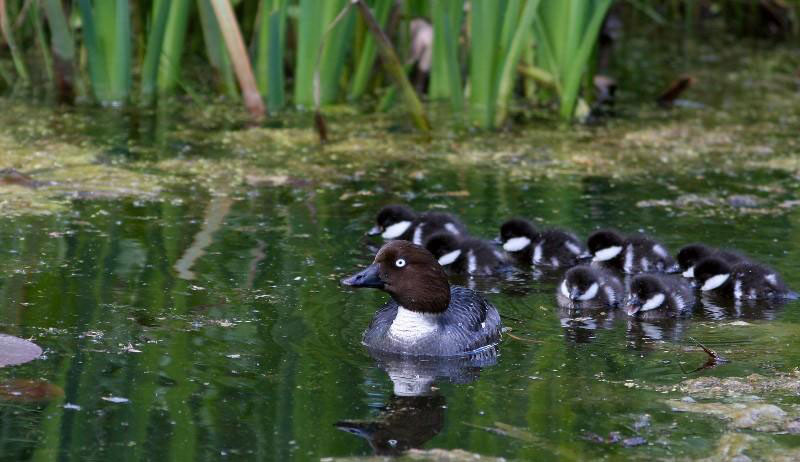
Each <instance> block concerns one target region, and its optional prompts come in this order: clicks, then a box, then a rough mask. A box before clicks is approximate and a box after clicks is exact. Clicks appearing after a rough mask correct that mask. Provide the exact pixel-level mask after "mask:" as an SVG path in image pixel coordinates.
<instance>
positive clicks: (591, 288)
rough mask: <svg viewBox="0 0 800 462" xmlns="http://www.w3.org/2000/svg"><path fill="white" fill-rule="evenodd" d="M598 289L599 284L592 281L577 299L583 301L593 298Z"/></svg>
mask: <svg viewBox="0 0 800 462" xmlns="http://www.w3.org/2000/svg"><path fill="white" fill-rule="evenodd" d="M599 289H600V286H599V285H598V284H597V283H596V282H594V283H592V285H590V286H589V288H588V289H586V292H584V293H583V295H581V296H580V297H578V300H580V301H582V302H585V301H586V300H591V299H593V298H594V297H595V296H596V295H597V291H598V290H599Z"/></svg>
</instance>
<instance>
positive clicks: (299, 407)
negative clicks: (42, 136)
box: [0, 165, 800, 461]
mask: <svg viewBox="0 0 800 462" xmlns="http://www.w3.org/2000/svg"><path fill="white" fill-rule="evenodd" d="M409 167H413V165H399V166H397V168H396V169H393V170H392V171H393V172H394V173H393V174H388V173H387V172H385V171H384V172H373V173H367V174H365V175H363V176H361V177H357V178H356V177H354V178H353V179H352V180H350V181H344V182H338V183H337V184H335V185H329V186H328V187H316V186H314V185H311V186H308V185H306V186H302V185H301V186H294V187H293V186H281V187H244V188H236V189H234V190H232V191H231V192H230V193H228V194H227V195H224V196H215V195H212V194H209V193H208V192H207V191H205V190H202V189H200V188H197V189H193V188H176V189H174V190H171V191H168V192H166V193H165V194H164V198H163V199H162V200H158V201H145V200H134V199H119V200H92V201H89V200H76V201H74V202H72V204H71V206H70V208H69V212H66V213H59V214H56V215H54V216H50V217H30V218H24V217H23V218H14V219H0V242H2V246H0V294H2V298H1V299H0V303H2V312H1V315H0V316H1V317H0V330H2V332H5V333H9V334H13V335H17V336H19V337H24V338H31V339H33V341H35V342H36V343H38V344H39V345H41V346H42V347H43V348H44V349H45V356H44V357H43V358H42V359H39V360H36V361H34V362H32V363H29V364H26V365H22V366H18V367H13V368H7V369H0V382H2V381H9V380H14V379H20V378H25V379H33V380H41V381H47V382H50V383H52V384H55V385H57V386H58V387H61V388H63V390H64V397H63V398H53V399H50V400H45V401H44V402H42V403H20V402H15V401H13V400H12V401H0V451H2V452H1V454H2V459H4V460H75V461H78V460H185V461H194V460H227V459H231V460H274V461H283V460H297V461H301V460H318V459H320V458H324V457H337V456H352V455H369V454H372V452H373V451H372V449H371V447H370V445H369V444H368V443H367V442H366V441H365V440H363V439H361V438H358V437H356V436H353V435H351V434H348V433H346V432H343V431H340V430H337V429H336V428H335V427H334V424H335V423H336V422H338V421H340V420H347V419H349V420H370V419H372V420H382V421H384V422H390V423H389V424H385V425H384V426H386V425H389V427H390V428H389V430H390V431H389V434H390V435H393V434H400V435H402V434H404V433H403V432H408V431H410V430H408V428H409V427H410V428H412V429H415V430H413V431H414V432H416V433H415V436H414V437H413V438H414V440H413V441H414V445H416V446H420V447H424V448H433V447H436V448H463V449H466V450H468V451H472V452H477V453H480V454H484V455H495V456H502V457H506V458H510V459H521V460H522V459H526V460H531V459H536V458H538V457H543V458H547V459H548V460H555V457H556V456H559V457H560V458H562V459H563V460H573V459H589V458H599V457H606V458H608V459H610V460H617V459H623V458H639V459H643V460H644V459H650V458H653V457H665V458H669V457H691V458H693V457H702V456H705V455H707V454H708V453H709V452H710V451H712V449H713V448H714V446H715V445H716V440H717V438H718V437H719V436H720V435H721V434H722V433H723V432H724V429H725V424H724V423H723V422H721V421H719V420H717V419H714V418H711V417H700V416H697V415H689V414H677V413H674V412H672V411H670V410H669V408H668V407H667V406H665V405H664V404H663V399H665V398H666V397H668V396H667V395H664V394H662V393H660V392H656V391H648V390H646V389H639V388H629V387H626V386H624V385H623V384H621V383H619V382H621V381H626V380H634V381H636V382H637V383H643V384H653V385H669V384H676V383H678V382H680V381H681V380H683V379H684V378H686V377H691V376H697V375H698V374H703V375H708V374H710V375H719V376H742V375H747V374H750V373H753V372H757V373H762V374H767V375H768V374H771V373H773V372H774V371H776V370H778V371H786V370H791V369H792V368H793V367H795V366H796V365H798V364H799V363H800V353H798V351H800V348H798V346H800V336H798V334H800V306H798V304H797V303H790V304H787V305H785V306H783V307H780V308H778V309H775V310H768V311H766V312H761V311H760V310H758V309H756V310H752V311H748V310H745V312H743V313H740V314H736V313H735V312H733V311H730V310H729V311H728V312H727V313H723V314H720V313H716V314H714V313H711V312H707V311H706V310H704V308H703V307H702V306H700V307H699V308H698V309H697V311H696V313H695V314H694V316H693V317H692V318H691V319H687V320H682V321H679V322H668V323H662V324H657V323H656V324H646V323H638V322H631V321H629V320H628V319H626V318H625V316H617V319H613V317H612V318H611V319H601V320H599V321H598V322H597V323H596V324H597V326H596V328H591V324H592V322H591V320H585V321H583V322H580V321H573V322H568V321H562V320H560V319H559V316H558V313H557V310H556V309H555V305H554V296H553V294H554V291H555V282H554V281H553V280H549V279H547V278H545V279H544V280H540V281H536V280H533V279H531V278H526V277H518V278H516V279H515V280H513V281H506V282H496V281H477V282H476V284H477V285H478V286H479V287H482V288H484V289H485V290H486V291H487V292H490V293H489V295H488V297H489V298H490V300H491V301H492V302H493V303H494V304H495V305H496V306H497V307H498V308H499V310H500V312H501V313H502V314H503V315H504V316H507V318H506V325H507V326H509V327H511V328H512V329H513V331H512V334H514V335H515V336H517V337H519V338H520V339H523V340H518V339H514V338H511V337H506V338H505V339H504V340H503V342H502V344H501V345H500V355H499V358H498V360H497V364H496V365H494V366H493V367H488V368H485V369H484V370H482V371H480V372H479V374H474V376H475V377H473V378H474V381H472V382H471V383H448V382H447V381H443V382H440V383H438V384H437V385H436V389H435V390H434V395H433V396H432V397H431V396H429V397H425V398H418V399H416V400H414V399H410V398H397V397H393V393H392V390H393V385H392V382H391V381H390V380H389V378H388V376H387V374H386V372H385V371H383V370H382V369H381V368H379V367H378V366H376V363H375V361H374V360H373V359H371V358H370V357H369V356H368V355H367V354H366V352H365V351H364V349H363V348H362V346H361V345H360V343H359V341H360V335H361V332H362V331H363V330H364V328H365V327H366V325H367V323H368V322H369V319H370V317H371V315H372V313H373V312H374V311H375V310H376V309H377V308H378V307H379V306H380V304H381V303H382V302H383V301H384V300H385V299H386V296H385V295H383V294H381V293H377V292H370V291H360V292H351V291H348V290H344V289H342V288H340V287H339V286H338V283H337V280H338V279H339V278H340V277H342V276H344V275H346V274H347V273H350V272H352V271H354V270H355V269H357V268H360V267H362V266H363V265H365V264H367V263H368V262H369V261H370V259H371V256H372V251H371V250H370V249H369V248H368V244H369V243H370V242H369V241H367V240H366V239H365V238H363V237H362V234H363V232H364V231H365V230H366V229H367V228H368V227H369V226H370V225H371V223H372V217H373V214H374V213H375V211H376V210H377V209H378V208H379V207H380V206H381V205H382V204H384V203H386V202H389V201H404V202H408V203H410V204H411V205H413V206H414V207H416V208H418V209H420V210H425V209H429V208H434V207H436V208H438V207H444V208H446V209H447V210H451V211H453V212H454V213H457V214H459V215H460V216H461V217H462V218H463V220H464V222H465V223H467V224H468V226H469V228H470V230H471V231H472V232H473V233H474V234H476V235H480V236H487V237H490V236H493V235H494V234H495V233H496V227H497V226H498V224H499V223H501V221H502V220H503V219H505V218H507V217H509V216H511V215H521V216H527V217H531V218H534V219H541V220H542V221H543V222H545V223H549V224H553V225H558V226H563V227H566V228H570V229H573V230H575V231H576V232H577V233H579V234H581V235H584V236H585V235H586V234H587V233H588V232H589V231H590V230H592V229H594V228H596V227H597V226H599V225H614V226H616V227H618V228H620V229H623V230H638V229H642V230H645V231H647V232H650V233H653V234H654V235H656V236H658V237H659V238H661V239H663V240H664V241H665V242H666V243H667V244H668V245H669V246H670V247H671V248H672V249H673V250H675V249H676V248H677V247H678V246H679V245H680V244H682V243H688V242H692V241H696V240H700V241H705V242H708V243H710V244H714V245H722V246H729V247H735V248H738V249H740V250H742V251H744V252H746V253H748V254H750V255H752V256H754V257H756V258H758V259H760V260H762V261H764V262H767V263H769V264H772V265H774V266H775V267H776V268H777V269H779V270H780V271H781V272H782V273H783V274H784V275H785V276H786V279H787V280H788V282H789V283H790V284H791V285H792V286H793V287H795V288H798V287H800V277H798V274H800V271H798V270H800V264H798V261H800V248H798V245H800V239H798V237H799V235H800V231H799V230H798V225H800V221H798V218H800V217H798V213H797V212H788V213H783V214H778V215H775V214H768V215H756V214H743V213H736V212H732V213H731V214H720V215H719V216H714V215H709V214H707V213H706V212H707V211H706V210H703V209H702V208H701V209H698V210H689V211H673V212H670V211H665V210H664V209H663V208H641V207H635V206H634V205H633V204H635V203H636V202H637V201H638V200H640V199H647V198H653V197H673V196H674V195H675V193H674V192H673V191H672V190H671V189H670V188H669V187H667V186H664V185H660V184H658V183H655V182H653V181H652V179H651V178H648V177H642V178H636V177H634V178H632V179H630V180H614V181H611V180H608V179H604V178H600V177H597V178H592V177H585V178H580V177H568V176H556V177H554V178H552V179H545V178H539V179H536V180H533V181H529V180H524V181H523V180H516V179H514V178H513V177H512V176H511V175H510V174H509V173H508V172H507V171H501V170H497V171H492V170H490V169H470V168H463V169H460V170H457V169H456V170H454V169H453V168H451V167H448V168H443V169H441V170H440V169H436V168H433V169H431V170H430V171H429V175H427V176H426V177H425V178H427V179H422V180H415V181H412V182H411V183H410V184H409V183H408V180H407V177H406V173H407V172H408V169H409ZM504 172H505V173H504ZM757 173H758V175H753V176H751V177H749V179H748V183H747V185H745V184H743V180H742V177H735V176H733V177H731V176H724V175H721V176H717V177H713V176H712V177H708V178H705V179H703V180H697V179H695V178H692V177H683V178H673V181H672V182H671V183H675V184H678V185H680V188H681V190H697V191H704V190H710V188H717V189H720V188H721V189H724V190H726V191H731V192H734V193H735V192H737V191H740V190H748V191H749V190H751V186H752V185H753V184H756V183H757V182H758V181H764V182H770V183H771V184H775V182H777V183H779V184H783V185H784V186H786V187H787V188H790V191H789V193H788V194H789V195H791V194H792V193H793V192H794V193H796V185H795V182H796V180H794V179H793V178H791V177H788V176H786V175H783V174H779V173H775V172H757ZM791 188H795V189H793V190H792V189H791ZM365 190H368V191H373V192H375V194H374V195H371V196H364V195H358V194H356V193H357V192H358V191H365ZM443 191H467V192H469V197H463V196H455V197H453V196H446V195H442V194H441V193H442V192H443ZM462 194H463V193H462ZM767 196H768V195H767ZM767 200H771V199H769V197H767ZM204 222H205V223H218V226H217V227H216V230H213V232H211V233H205V234H208V238H209V244H208V246H207V247H205V253H204V254H203V255H199V256H198V257H197V258H196V260H195V261H194V262H193V264H192V265H191V271H192V272H193V274H194V279H192V280H186V279H181V278H180V277H179V276H180V273H179V271H177V270H176V268H175V267H176V263H179V262H180V261H181V259H184V263H185V259H186V258H187V257H186V255H187V249H190V248H191V247H192V246H193V245H195V246H196V245H197V243H196V242H195V243H194V244H193V241H195V240H196V239H198V235H201V236H202V235H203V234H204V233H203V229H204V226H206V227H208V225H207V224H206V225H204ZM212 227H213V225H212ZM200 240H202V237H201V238H200ZM372 244H376V242H374V241H373V242H372ZM190 253H191V252H190ZM739 318H742V319H746V320H747V321H748V322H749V323H751V324H752V325H750V326H746V327H741V326H731V325H730V324H729V323H730V322H731V321H732V320H734V319H739ZM586 326H590V328H587V327H586ZM689 336H692V337H694V338H697V339H700V340H701V341H703V342H704V343H705V344H707V345H709V346H711V347H713V348H715V349H717V350H719V351H720V352H724V354H725V356H727V357H728V358H729V359H731V362H730V363H729V364H726V365H722V366H720V367H717V368H715V369H712V370H707V371H702V372H700V373H697V374H686V373H684V372H683V370H682V368H681V366H680V365H679V362H684V363H685V365H684V366H683V367H684V368H685V369H687V370H688V369H693V368H694V367H696V366H699V365H700V364H702V363H703V362H704V361H705V358H704V355H703V354H702V353H699V352H697V351H685V350H684V349H683V348H682V346H687V345H692V342H690V341H689V340H688V337H689ZM676 396H677V397H680V394H677V395H676V394H674V393H673V394H671V395H669V397H676ZM113 398H125V400H126V401H125V402H113V401H114V399H113ZM109 400H110V401H109ZM404 400H405V401H404ZM385 406H390V409H393V408H392V406H394V408H397V407H402V406H407V407H410V408H411V409H412V410H415V412H411V413H410V417H407V418H406V417H404V414H399V417H398V416H396V415H395V416H394V417H393V418H388V419H387V413H386V412H383V413H382V411H381V409H382V408H383V407H385ZM642 414H649V415H651V416H652V424H651V426H649V427H646V428H644V429H643V430H639V431H638V432H634V431H633V430H631V429H632V428H633V424H634V422H635V421H636V420H637V419H639V418H640V416H641V415H642ZM495 422H502V423H505V424H509V425H513V426H517V427H522V428H525V429H528V430H529V431H530V432H532V433H533V434H534V435H535V436H536V438H537V439H539V440H540V441H537V442H535V443H530V442H524V441H519V440H516V439H512V438H509V437H507V436H503V435H498V434H493V433H489V432H487V431H485V430H482V429H479V428H475V426H492V425H494V423H495ZM372 428H375V427H372ZM392 431H394V432H396V433H392ZM610 431H619V432H621V433H622V434H623V436H624V437H629V436H634V435H636V434H641V436H644V437H645V438H646V439H647V440H648V442H649V444H648V445H645V446H640V447H636V448H622V447H620V446H618V445H614V446H608V445H601V444H597V443H592V442H589V441H586V440H585V439H584V438H582V437H584V436H585V435H587V432H593V433H598V434H603V435H605V434H607V433H608V432H610ZM389 439H391V438H389ZM780 442H781V444H783V445H788V446H794V445H797V444H800V438H799V437H794V436H786V437H782V438H781V439H780Z"/></svg>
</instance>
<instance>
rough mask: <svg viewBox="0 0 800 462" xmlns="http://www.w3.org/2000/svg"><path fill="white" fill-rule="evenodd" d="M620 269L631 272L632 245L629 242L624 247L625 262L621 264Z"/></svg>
mask: <svg viewBox="0 0 800 462" xmlns="http://www.w3.org/2000/svg"><path fill="white" fill-rule="evenodd" d="M622 269H623V271H625V272H626V273H633V246H632V245H630V244H628V247H627V248H626V249H625V262H624V263H623V264H622Z"/></svg>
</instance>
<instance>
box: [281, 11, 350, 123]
mask: <svg viewBox="0 0 800 462" xmlns="http://www.w3.org/2000/svg"><path fill="white" fill-rule="evenodd" d="M349 1H350V0H327V1H324V2H319V1H318V0H300V16H299V18H300V19H299V25H298V45H297V59H296V67H295V80H294V81H295V86H294V103H295V104H296V105H298V106H304V107H312V106H313V104H314V72H315V68H316V64H317V55H318V54H320V57H319V62H320V102H321V103H322V104H328V103H331V102H333V101H335V100H336V97H337V94H338V89H339V82H340V77H341V71H342V69H343V66H344V54H345V51H346V44H347V39H348V38H349V37H350V36H351V34H352V32H353V22H354V21H353V20H354V16H353V14H352V13H349V14H348V15H347V17H346V18H344V20H343V22H342V24H339V25H338V26H337V27H336V29H335V30H334V31H333V32H331V34H329V36H328V37H327V40H326V43H325V44H324V46H322V51H320V44H321V42H322V35H323V33H324V31H326V30H327V29H328V25H329V24H330V23H331V22H332V21H333V20H334V18H335V17H336V15H337V13H339V11H341V10H342V8H343V7H344V6H345V5H346V4H347V3H348V2H349Z"/></svg>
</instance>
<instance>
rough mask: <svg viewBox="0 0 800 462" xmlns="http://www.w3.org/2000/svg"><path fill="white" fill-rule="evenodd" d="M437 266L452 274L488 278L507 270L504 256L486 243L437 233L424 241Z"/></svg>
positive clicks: (443, 232)
mask: <svg viewBox="0 0 800 462" xmlns="http://www.w3.org/2000/svg"><path fill="white" fill-rule="evenodd" d="M425 248H426V249H428V251H429V252H430V253H432V254H433V256H434V257H436V258H437V260H438V261H439V264H440V265H442V266H443V267H444V268H445V270H446V271H448V272H450V273H452V274H473V275H482V276H488V275H493V274H497V273H498V272H502V270H503V269H506V268H507V261H506V256H505V255H503V253H502V252H499V251H498V250H497V249H495V248H494V246H493V245H492V244H491V243H489V242H486V241H482V240H480V239H476V238H473V237H467V236H463V237H462V236H456V235H454V234H451V233H448V232H445V231H439V232H438V233H436V234H433V235H432V236H431V237H429V238H428V239H427V240H426V241H425Z"/></svg>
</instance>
